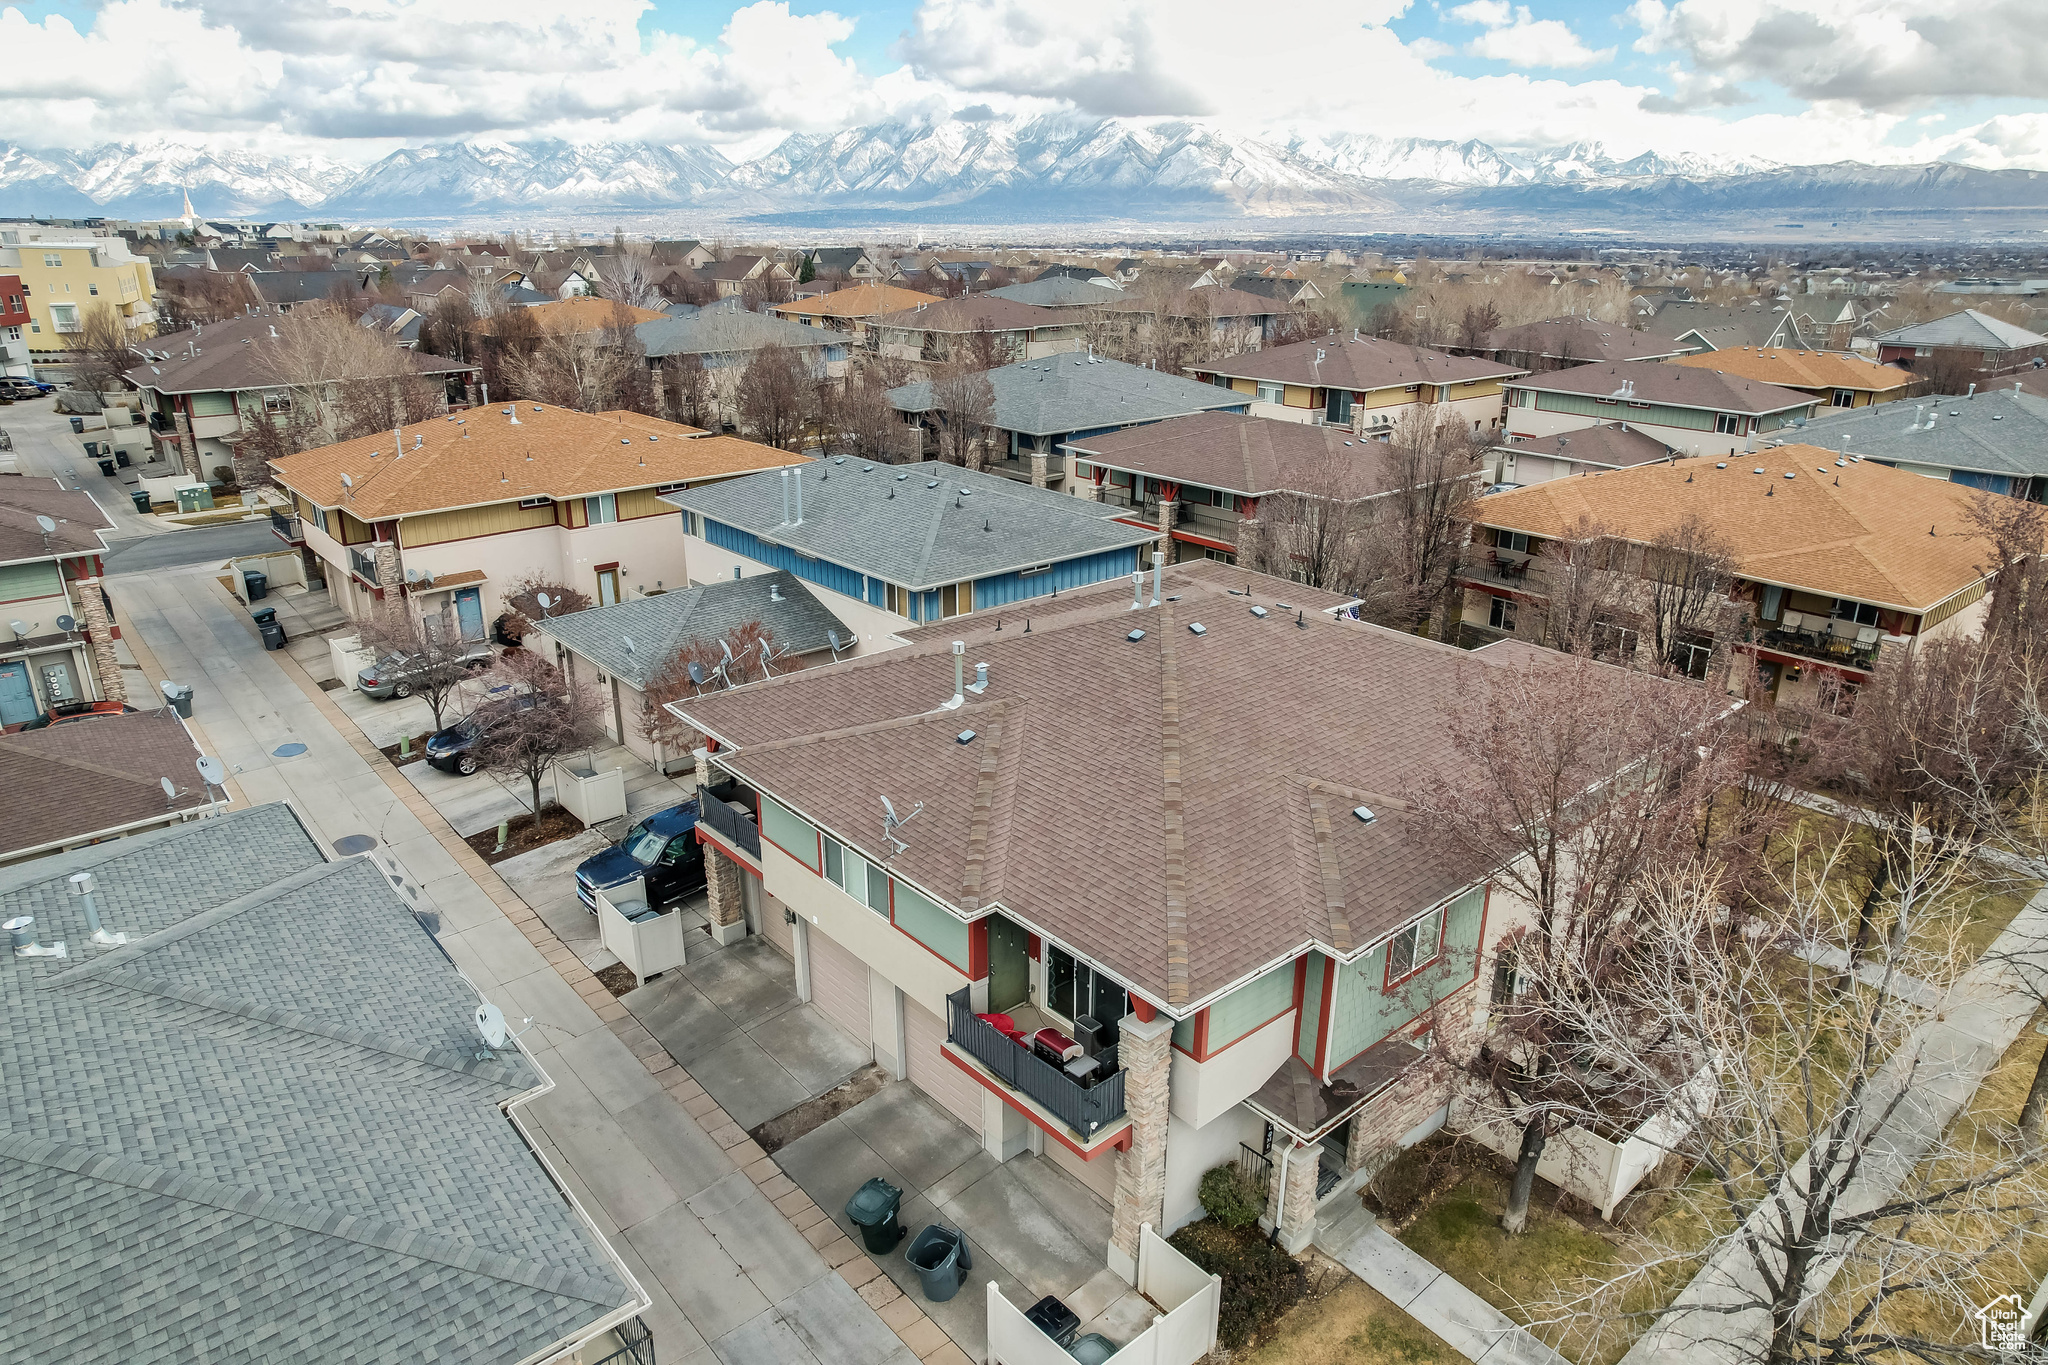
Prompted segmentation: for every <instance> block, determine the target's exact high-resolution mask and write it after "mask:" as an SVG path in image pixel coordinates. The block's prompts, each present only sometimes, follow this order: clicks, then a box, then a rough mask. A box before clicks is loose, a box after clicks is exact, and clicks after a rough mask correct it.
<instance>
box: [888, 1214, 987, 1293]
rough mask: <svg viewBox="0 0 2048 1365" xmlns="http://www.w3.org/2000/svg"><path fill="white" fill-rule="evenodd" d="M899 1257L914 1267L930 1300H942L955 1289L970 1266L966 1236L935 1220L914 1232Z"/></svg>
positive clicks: (958, 1288)
mask: <svg viewBox="0 0 2048 1365" xmlns="http://www.w3.org/2000/svg"><path fill="white" fill-rule="evenodd" d="M903 1258H904V1259H905V1260H907V1261H909V1262H910V1264H911V1265H912V1266H914V1267H915V1268H916V1270H917V1277H918V1279H920V1280H922V1281H923V1282H924V1296H925V1297H926V1298H927V1299H930V1300H931V1301H932V1302H933V1303H944V1302H945V1301H946V1300H947V1299H950V1298H952V1297H953V1296H954V1295H955V1294H957V1293H959V1292H960V1285H961V1282H962V1281H964V1280H965V1279H966V1278H967V1272H968V1271H970V1270H972V1269H974V1257H973V1255H972V1254H971V1253H970V1252H969V1251H968V1250H967V1239H966V1238H965V1237H963V1236H961V1235H960V1234H959V1233H958V1232H955V1231H954V1230H953V1229H952V1228H949V1227H942V1226H941V1225H939V1224H937V1223H933V1224H932V1225H931V1226H929V1227H927V1228H926V1229H925V1230H924V1231H923V1232H920V1233H918V1234H917V1240H916V1241H914V1242H912V1243H911V1244H910V1249H909V1250H908V1251H905V1252H904V1253H903Z"/></svg>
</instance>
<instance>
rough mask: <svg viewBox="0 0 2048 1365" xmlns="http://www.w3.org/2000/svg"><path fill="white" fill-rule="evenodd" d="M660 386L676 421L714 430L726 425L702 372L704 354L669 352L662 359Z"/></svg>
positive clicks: (705, 375) (709, 378)
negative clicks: (671, 353)
mask: <svg viewBox="0 0 2048 1365" xmlns="http://www.w3.org/2000/svg"><path fill="white" fill-rule="evenodd" d="M661 388H662V392H663V393H664V394H665V395H667V399H668V409H669V411H670V412H672V413H674V414H675V418H676V420H677V421H679V422H683V423H685V424H687V425H689V426H693V427H702V428H703V429H705V430H706V431H717V430H719V429H720V428H722V427H723V426H724V425H725V422H724V419H723V418H722V417H721V416H720V415H719V410H718V395H717V394H716V392H714V391H713V389H712V386H711V376H710V375H708V374H706V373H705V370H704V357H703V356H701V355H697V354H695V353H694V352H686V353H684V354H681V355H672V356H669V357H667V358H666V359H664V360H663V361H662V362H661Z"/></svg>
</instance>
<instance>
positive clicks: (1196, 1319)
mask: <svg viewBox="0 0 2048 1365" xmlns="http://www.w3.org/2000/svg"><path fill="white" fill-rule="evenodd" d="M1138 1289H1139V1292H1141V1293H1143V1294H1144V1295H1145V1296H1146V1297H1147V1298H1149V1299H1151V1300H1152V1301H1153V1302H1154V1303H1156V1304H1159V1305H1160V1306H1161V1307H1166V1306H1168V1305H1171V1310H1170V1311H1169V1312H1167V1313H1166V1314H1165V1315H1164V1316H1163V1317H1155V1318H1154V1319H1152V1325H1151V1326H1150V1327H1147V1328H1146V1329H1145V1330H1144V1331H1143V1332H1140V1333H1139V1334H1138V1335H1137V1336H1136V1337H1134V1338H1132V1339H1131V1340H1130V1341H1127V1342H1125V1343H1124V1344H1123V1345H1122V1346H1121V1347H1119V1348H1118V1349H1117V1353H1116V1354H1115V1355H1113V1356H1111V1357H1110V1359H1111V1360H1112V1361H1113V1362H1115V1365H1195V1362H1196V1361H1198V1360H1200V1359H1201V1358H1202V1357H1203V1356H1206V1355H1208V1354H1209V1353H1210V1352H1211V1351H1213V1350H1215V1349H1216V1320H1217V1315H1218V1314H1219V1313H1220V1312H1221V1310H1222V1307H1223V1282H1222V1281H1221V1280H1220V1279H1218V1278H1217V1277H1216V1276H1214V1275H1210V1274H1208V1273H1206V1272H1204V1271H1203V1270H1201V1269H1200V1268H1198V1267H1197V1266H1196V1265H1195V1263H1194V1262H1193V1261H1190V1260H1189V1259H1188V1258H1187V1257H1185V1256H1183V1255H1181V1254H1180V1253H1179V1252H1178V1251H1175V1250H1174V1249H1173V1248H1172V1247H1171V1246H1169V1245H1167V1242H1166V1239H1165V1238H1164V1237H1161V1236H1159V1235H1158V1234H1157V1233H1155V1232H1153V1231H1152V1227H1151V1225H1150V1224H1149V1223H1148V1224H1146V1225H1145V1226H1143V1227H1142V1228H1140V1229H1139V1231H1138ZM1084 1325H1085V1324H1084ZM988 1365H1073V1357H1072V1356H1070V1355H1068V1354H1067V1353H1066V1352H1065V1351H1063V1350H1061V1349H1060V1348H1059V1347H1058V1346H1056V1345H1054V1344H1053V1340H1052V1338H1051V1337H1048V1336H1047V1335H1046V1334H1045V1333H1043V1332H1041V1331H1039V1330H1038V1328H1037V1327H1035V1326H1033V1325H1032V1323H1031V1320H1030V1319H1029V1318H1026V1317H1025V1316H1024V1313H1023V1310H1022V1309H1020V1308H1018V1307H1017V1306H1016V1305H1014V1304H1012V1303H1011V1302H1010V1301H1009V1300H1008V1299H1006V1298H1004V1297H1003V1295H1002V1291H1001V1290H999V1289H997V1288H996V1286H995V1284H994V1282H993V1281H991V1282H990V1284H989V1287H988Z"/></svg>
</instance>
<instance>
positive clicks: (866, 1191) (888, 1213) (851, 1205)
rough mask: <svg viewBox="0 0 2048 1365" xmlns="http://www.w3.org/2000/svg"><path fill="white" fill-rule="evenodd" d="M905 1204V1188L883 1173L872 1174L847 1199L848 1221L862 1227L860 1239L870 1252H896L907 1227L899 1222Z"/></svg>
mask: <svg viewBox="0 0 2048 1365" xmlns="http://www.w3.org/2000/svg"><path fill="white" fill-rule="evenodd" d="M902 1203H903V1191H901V1190H899V1189H897V1188H896V1187H895V1186H894V1185H891V1184H890V1183H889V1182H888V1181H886V1180H884V1179H882V1177H880V1176H874V1177H871V1178H870V1179H869V1180H868V1183H867V1184H865V1185H863V1186H861V1187H860V1188H859V1189H857V1190H855V1191H854V1192H853V1198H851V1199H849V1200H847V1201H846V1218H847V1221H848V1222H850V1223H852V1224H853V1225H854V1226H855V1227H857V1228H859V1229H860V1239H861V1241H863V1242H864V1243H866V1244H867V1249H868V1250H869V1251H873V1252H890V1251H894V1250H895V1249H896V1244H897V1243H898V1242H900V1241H902V1240H903V1236H904V1233H906V1232H907V1231H908V1229H907V1228H905V1227H904V1226H903V1225H902V1224H901V1223H899V1222H897V1221H896V1210H897V1209H898V1208H899V1207H901V1206H902Z"/></svg>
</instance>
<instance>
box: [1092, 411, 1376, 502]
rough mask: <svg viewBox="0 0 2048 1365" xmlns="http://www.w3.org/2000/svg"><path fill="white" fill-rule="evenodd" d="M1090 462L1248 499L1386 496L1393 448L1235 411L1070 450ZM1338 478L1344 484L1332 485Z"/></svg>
mask: <svg viewBox="0 0 2048 1365" xmlns="http://www.w3.org/2000/svg"><path fill="white" fill-rule="evenodd" d="M1066 448H1067V449H1068V450H1069V451H1072V452H1073V453H1075V454H1077V455H1082V456H1085V457H1086V458H1087V459H1088V460H1089V461H1090V462H1091V463H1094V464H1100V465H1106V466H1108V467H1110V468H1113V469H1124V470H1130V471H1132V472H1135V473H1140V474H1146V475H1149V476H1151V477H1153V478H1157V479H1166V480H1169V481H1171V482H1175V483H1191V484H1196V485H1198V486H1200V487H1203V488H1219V489H1222V490H1223V491H1225V492H1229V493H1237V494H1240V495H1242V496H1246V497H1261V496H1264V495H1266V494H1270V493H1314V494H1323V495H1327V494H1330V493H1332V492H1337V491H1341V492H1342V493H1344V494H1345V495H1348V496H1353V497H1364V496H1367V495H1369V494H1372V493H1377V492H1381V491H1383V490H1384V489H1385V488H1386V486H1387V482H1386V481H1387V477H1388V474H1389V472H1390V471H1389V468H1388V463H1389V462H1388V456H1389V454H1390V453H1391V451H1392V449H1393V447H1391V446H1389V445H1387V444H1385V443H1384V442H1380V441H1369V440H1366V439H1365V438H1364V437H1362V436H1354V435H1352V433H1351V432H1350V431H1349V430H1348V429H1347V428H1345V427H1331V426H1311V425H1309V424H1308V423H1306V422H1276V421H1273V420H1272V419H1270V418H1265V417H1247V416H1243V415H1241V414H1239V413H1234V412H1205V413H1201V414H1199V415H1196V416H1193V417H1172V418H1168V419H1167V420H1166V421H1164V422H1153V423H1150V424H1148V425H1146V426H1138V427H1125V428H1124V429H1123V430H1122V431H1112V432H1109V433H1107V434H1106V435H1102V436H1091V437H1088V438H1086V439H1084V440H1077V441H1070V442H1068V443H1067V447H1066ZM1332 477H1336V478H1340V479H1341V480H1342V483H1341V486H1340V488H1339V489H1333V488H1331V487H1329V483H1330V480H1331V479H1332Z"/></svg>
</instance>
